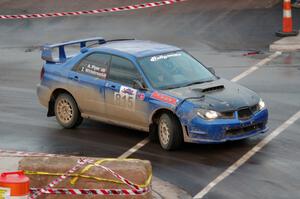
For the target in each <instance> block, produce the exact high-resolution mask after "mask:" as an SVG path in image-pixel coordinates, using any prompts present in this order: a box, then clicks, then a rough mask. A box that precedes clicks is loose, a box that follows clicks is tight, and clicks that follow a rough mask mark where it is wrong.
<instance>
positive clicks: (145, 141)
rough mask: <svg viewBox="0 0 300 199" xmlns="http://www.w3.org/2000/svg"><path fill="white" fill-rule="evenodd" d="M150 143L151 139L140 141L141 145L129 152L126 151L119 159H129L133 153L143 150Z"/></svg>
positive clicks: (138, 144)
mask: <svg viewBox="0 0 300 199" xmlns="http://www.w3.org/2000/svg"><path fill="white" fill-rule="evenodd" d="M149 142H150V139H149V138H145V139H143V140H142V141H140V142H139V143H137V144H136V145H135V146H133V147H132V148H130V149H129V150H128V151H126V152H125V153H123V154H122V155H120V156H119V157H118V158H119V159H125V158H128V157H129V156H131V155H132V154H133V153H135V152H136V151H138V150H139V149H140V148H142V147H143V146H145V145H146V144H148V143H149Z"/></svg>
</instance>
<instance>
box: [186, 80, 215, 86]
mask: <svg viewBox="0 0 300 199" xmlns="http://www.w3.org/2000/svg"><path fill="white" fill-rule="evenodd" d="M212 81H214V80H211V79H210V80H206V81H196V82H191V83H188V84H186V85H184V86H185V87H187V86H192V85H195V84H203V83H206V82H212Z"/></svg>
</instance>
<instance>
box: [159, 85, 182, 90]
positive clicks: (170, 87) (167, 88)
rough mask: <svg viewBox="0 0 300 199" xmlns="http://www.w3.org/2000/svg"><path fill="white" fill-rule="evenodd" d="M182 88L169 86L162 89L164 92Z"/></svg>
mask: <svg viewBox="0 0 300 199" xmlns="http://www.w3.org/2000/svg"><path fill="white" fill-rule="evenodd" d="M181 87H182V85H180V86H178V85H177V86H167V87H164V88H162V90H170V89H175V88H181Z"/></svg>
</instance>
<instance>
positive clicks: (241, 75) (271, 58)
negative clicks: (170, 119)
mask: <svg viewBox="0 0 300 199" xmlns="http://www.w3.org/2000/svg"><path fill="white" fill-rule="evenodd" d="M279 55H281V52H279V51H277V52H275V53H273V54H272V55H270V56H269V57H267V58H265V59H263V60H261V61H260V62H258V63H257V64H255V65H254V66H252V67H250V68H249V69H248V70H246V71H245V72H243V73H241V74H240V75H238V76H236V77H234V78H233V79H232V80H231V81H232V82H237V81H239V80H241V79H243V78H244V77H246V76H248V75H249V74H251V73H253V72H254V71H256V70H257V69H259V68H260V67H261V66H263V65H265V64H267V63H269V62H270V61H272V60H273V59H274V58H276V57H278V56H279ZM149 141H150V140H149V139H148V138H145V139H144V140H142V141H140V142H139V143H137V144H136V145H135V146H133V147H132V148H130V149H129V150H128V151H126V152H125V153H124V154H122V155H121V156H119V158H120V159H124V158H128V157H129V156H131V155H132V154H133V153H135V152H136V151H138V150H139V149H140V148H142V147H143V146H145V145H146V144H148V143H149Z"/></svg>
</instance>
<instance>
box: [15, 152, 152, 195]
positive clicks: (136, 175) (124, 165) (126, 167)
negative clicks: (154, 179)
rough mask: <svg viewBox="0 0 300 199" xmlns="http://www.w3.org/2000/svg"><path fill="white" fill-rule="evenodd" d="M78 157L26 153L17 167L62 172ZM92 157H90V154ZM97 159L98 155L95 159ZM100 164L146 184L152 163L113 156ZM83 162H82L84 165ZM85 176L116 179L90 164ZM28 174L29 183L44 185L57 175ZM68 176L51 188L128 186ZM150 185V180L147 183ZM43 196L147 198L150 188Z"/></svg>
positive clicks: (136, 182)
mask: <svg viewBox="0 0 300 199" xmlns="http://www.w3.org/2000/svg"><path fill="white" fill-rule="evenodd" d="M78 159H79V158H78V157H26V158H23V159H22V160H20V162H19V169H20V170H25V171H33V172H47V173H51V174H55V173H57V174H58V173H65V172H67V171H68V170H69V169H71V168H72V167H74V166H75V165H76V164H77V160H78ZM91 159H93V158H91ZM94 160H99V159H94ZM101 165H103V166H105V167H108V168H110V169H111V170H113V171H115V172H116V173H118V174H119V175H121V176H123V177H125V178H126V179H128V180H130V181H131V182H133V183H135V184H138V185H142V184H145V182H146V181H147V179H148V178H149V175H150V174H151V172H152V168H151V164H150V162H149V161H145V160H132V159H130V160H114V161H106V162H103V163H102V164H101ZM84 167H85V166H83V168H84ZM81 170H82V169H79V170H78V171H77V172H75V173H76V174H78V173H80V171H81ZM84 175H87V176H94V177H99V178H103V179H112V180H118V179H117V178H116V177H114V176H113V175H112V174H111V173H109V172H107V171H105V170H104V169H102V168H99V167H92V168H91V169H90V170H88V171H87V172H85V173H84ZM27 176H28V177H29V178H30V187H32V188H43V187H45V186H46V185H47V184H49V183H50V182H51V181H53V180H54V179H56V178H57V177H59V176H53V175H36V174H34V175H27ZM71 179H72V178H71V177H68V178H67V179H65V180H64V181H62V182H61V183H59V184H58V185H57V186H55V187H54V188H71V189H130V187H129V186H128V185H126V184H117V183H114V182H108V181H97V180H94V179H88V178H79V179H78V181H77V182H76V183H75V184H74V185H72V184H71V183H70V181H71ZM150 185H151V183H150ZM43 198H46V199H54V198H55V199H60V198H61V199H62V198H63V199H69V198H70V199H71V198H72V199H77V198H89V199H94V198H111V199H119V198H126V199H128V198H130V199H150V198H152V194H151V192H149V193H147V194H145V195H136V196H117V195H114V196H88V195H84V196H83V195H81V196H80V195H76V196H74V195H46V194H45V195H43Z"/></svg>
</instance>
